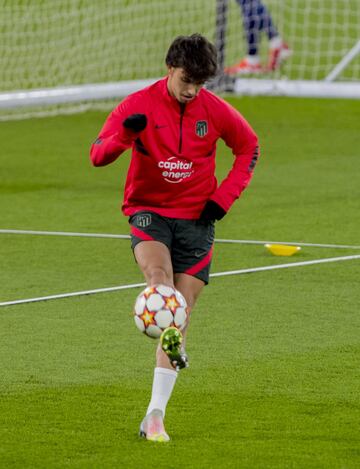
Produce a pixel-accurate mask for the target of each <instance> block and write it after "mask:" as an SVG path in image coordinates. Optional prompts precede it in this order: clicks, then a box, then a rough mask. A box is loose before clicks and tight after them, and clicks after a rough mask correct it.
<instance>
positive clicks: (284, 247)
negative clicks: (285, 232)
mask: <svg viewBox="0 0 360 469" xmlns="http://www.w3.org/2000/svg"><path fill="white" fill-rule="evenodd" d="M265 247H266V249H267V250H268V251H270V252H271V254H274V256H292V255H293V254H295V253H297V252H299V251H300V249H301V247H300V246H289V245H288V244H265Z"/></svg>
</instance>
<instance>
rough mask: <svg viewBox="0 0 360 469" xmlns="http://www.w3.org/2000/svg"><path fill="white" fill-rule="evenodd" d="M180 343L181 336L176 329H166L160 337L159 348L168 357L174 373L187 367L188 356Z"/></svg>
mask: <svg viewBox="0 0 360 469" xmlns="http://www.w3.org/2000/svg"><path fill="white" fill-rule="evenodd" d="M182 341H183V336H182V334H181V332H180V331H179V329H177V328H176V327H168V328H167V329H165V330H164V332H163V333H162V334H161V337H160V345H161V348H162V350H163V351H164V352H165V353H166V355H167V356H168V357H169V360H170V363H171V365H172V366H173V367H174V368H175V369H176V371H179V370H181V369H182V368H188V366H189V359H188V356H187V354H186V352H185V349H184V347H182V345H181V344H182Z"/></svg>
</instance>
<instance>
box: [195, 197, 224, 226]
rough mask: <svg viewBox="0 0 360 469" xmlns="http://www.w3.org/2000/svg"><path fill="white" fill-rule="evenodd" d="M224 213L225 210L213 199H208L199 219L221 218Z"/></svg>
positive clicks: (212, 219)
mask: <svg viewBox="0 0 360 469" xmlns="http://www.w3.org/2000/svg"><path fill="white" fill-rule="evenodd" d="M225 215H226V212H225V210H224V209H223V208H222V207H220V205H218V204H217V203H216V202H214V201H213V200H208V201H207V202H206V204H205V207H204V208H203V211H202V212H201V215H200V218H199V220H200V221H215V220H221V219H222V218H223V217H224V216H225Z"/></svg>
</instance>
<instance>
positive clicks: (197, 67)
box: [91, 34, 259, 441]
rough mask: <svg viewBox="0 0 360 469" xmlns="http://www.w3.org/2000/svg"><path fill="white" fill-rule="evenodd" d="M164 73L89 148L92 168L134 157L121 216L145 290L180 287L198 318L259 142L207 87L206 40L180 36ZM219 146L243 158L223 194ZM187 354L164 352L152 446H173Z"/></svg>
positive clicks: (154, 399) (210, 53)
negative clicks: (168, 424)
mask: <svg viewBox="0 0 360 469" xmlns="http://www.w3.org/2000/svg"><path fill="white" fill-rule="evenodd" d="M166 65H167V68H168V73H167V76H166V77H165V78H163V79H161V80H159V81H157V82H156V83H154V84H153V85H151V86H148V87H146V88H144V89H142V90H140V91H138V92H136V93H133V94H131V95H130V96H128V97H127V98H125V99H124V100H123V101H122V102H121V103H120V104H119V105H118V106H117V107H116V108H115V109H114V110H113V111H112V113H111V114H110V115H109V117H108V118H107V120H106V122H105V124H104V126H103V128H102V130H101V132H100V134H99V136H98V138H97V140H96V141H95V143H94V144H93V145H92V147H91V161H92V163H93V164H94V166H104V165H107V164H109V163H112V162H113V161H114V160H116V158H118V156H119V155H121V153H123V152H124V151H125V150H127V149H128V148H131V149H132V156H131V163H130V167H129V170H128V174H127V179H126V185H125V194H124V202H123V206H122V210H123V213H124V215H126V216H128V217H129V223H130V225H131V241H132V249H133V251H134V255H135V258H136V261H137V263H138V265H139V267H140V269H141V271H142V272H143V275H144V277H145V279H146V282H147V285H149V286H153V285H157V284H164V285H170V286H172V287H175V288H176V289H177V290H179V291H180V292H181V293H182V294H183V295H184V297H185V299H186V301H187V304H188V308H189V312H190V311H191V309H192V308H193V307H194V305H195V302H196V300H197V298H198V296H199V294H200V292H201V291H202V289H203V287H204V285H206V284H207V283H208V280H209V270H210V263H211V256H212V247H213V243H214V222H215V221H216V220H220V219H221V218H223V216H224V215H225V214H226V213H227V212H228V210H229V209H230V207H231V205H232V204H233V202H234V201H235V200H236V199H237V198H238V197H239V196H240V194H241V192H242V191H243V190H244V189H245V188H246V186H247V185H248V184H249V182H250V179H251V177H252V174H253V170H254V167H255V164H256V161H257V158H258V155H259V151H258V140H257V137H256V135H255V133H254V131H253V130H252V128H251V127H250V125H249V124H248V123H247V122H246V120H245V119H244V118H243V117H242V116H241V114H239V112H238V111H237V110H236V109H234V108H233V107H232V106H230V105H229V104H228V103H226V102H225V101H223V100H222V99H221V98H219V97H217V96H216V95H214V94H213V93H211V92H210V91H208V90H206V89H204V88H203V85H204V83H205V81H207V80H208V79H209V78H212V77H213V76H215V74H216V71H217V52H216V49H215V47H214V46H213V44H211V43H210V42H209V41H208V40H207V39H206V38H205V37H203V36H201V35H200V34H193V35H191V36H179V37H177V38H176V39H175V40H174V41H173V43H172V44H171V46H170V48H169V50H168V53H167V56H166ZM220 138H221V139H222V140H224V141H225V143H226V145H227V146H228V147H229V148H230V149H231V150H232V152H233V154H234V157H235V158H234V163H233V166H232V168H231V170H230V171H229V173H228V175H227V177H226V178H225V179H224V180H223V181H222V182H221V184H220V185H218V183H217V180H216V177H215V154H216V142H217V140H218V139H220ZM184 334H185V333H184ZM183 347H184V345H182V348H181V349H180V350H179V359H178V360H177V361H176V362H170V361H169V357H168V355H166V353H165V352H164V351H163V350H162V348H161V346H160V345H159V346H158V348H157V353H156V368H155V371H154V381H153V388H152V396H151V401H150V404H149V407H148V410H147V413H146V416H145V418H144V420H143V421H142V423H141V426H140V435H141V436H144V437H146V438H147V439H148V440H153V441H168V440H169V436H168V435H167V433H166V432H165V429H164V424H163V419H164V416H165V409H166V405H167V403H168V400H169V398H170V396H171V393H172V390H173V387H174V385H175V381H176V377H177V372H178V370H179V369H180V368H183V367H185V366H187V356H186V354H185V350H184V348H183Z"/></svg>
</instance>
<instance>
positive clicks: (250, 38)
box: [225, 0, 292, 75]
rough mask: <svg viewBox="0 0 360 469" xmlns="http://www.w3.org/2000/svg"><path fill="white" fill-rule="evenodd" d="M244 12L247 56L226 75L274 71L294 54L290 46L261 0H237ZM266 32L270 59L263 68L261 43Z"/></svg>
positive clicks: (229, 69) (229, 68) (227, 71)
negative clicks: (260, 52) (261, 37)
mask: <svg viewBox="0 0 360 469" xmlns="http://www.w3.org/2000/svg"><path fill="white" fill-rule="evenodd" d="M236 1H237V3H238V4H239V6H240V8H241V10H242V17H243V25H244V32H245V37H246V42H247V55H246V57H244V58H243V59H242V60H241V61H240V62H239V63H236V64H235V65H232V66H231V67H227V68H226V69H225V73H228V74H230V75H236V74H240V75H246V74H252V73H261V72H266V71H272V70H276V69H277V68H279V66H280V65H281V63H282V62H283V61H284V60H286V59H287V58H288V57H290V55H291V54H292V51H291V50H290V49H289V47H288V45H287V44H286V43H285V42H284V41H283V40H282V38H281V36H280V34H279V33H278V31H277V29H276V27H275V24H274V22H273V20H272V18H271V15H270V13H269V11H268V9H267V8H266V6H265V5H264V4H263V3H262V2H261V0H236ZM262 31H264V32H265V33H266V35H267V38H268V40H269V59H268V64H267V67H265V68H263V67H262V66H261V63H260V57H259V42H260V36H261V32H262Z"/></svg>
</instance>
